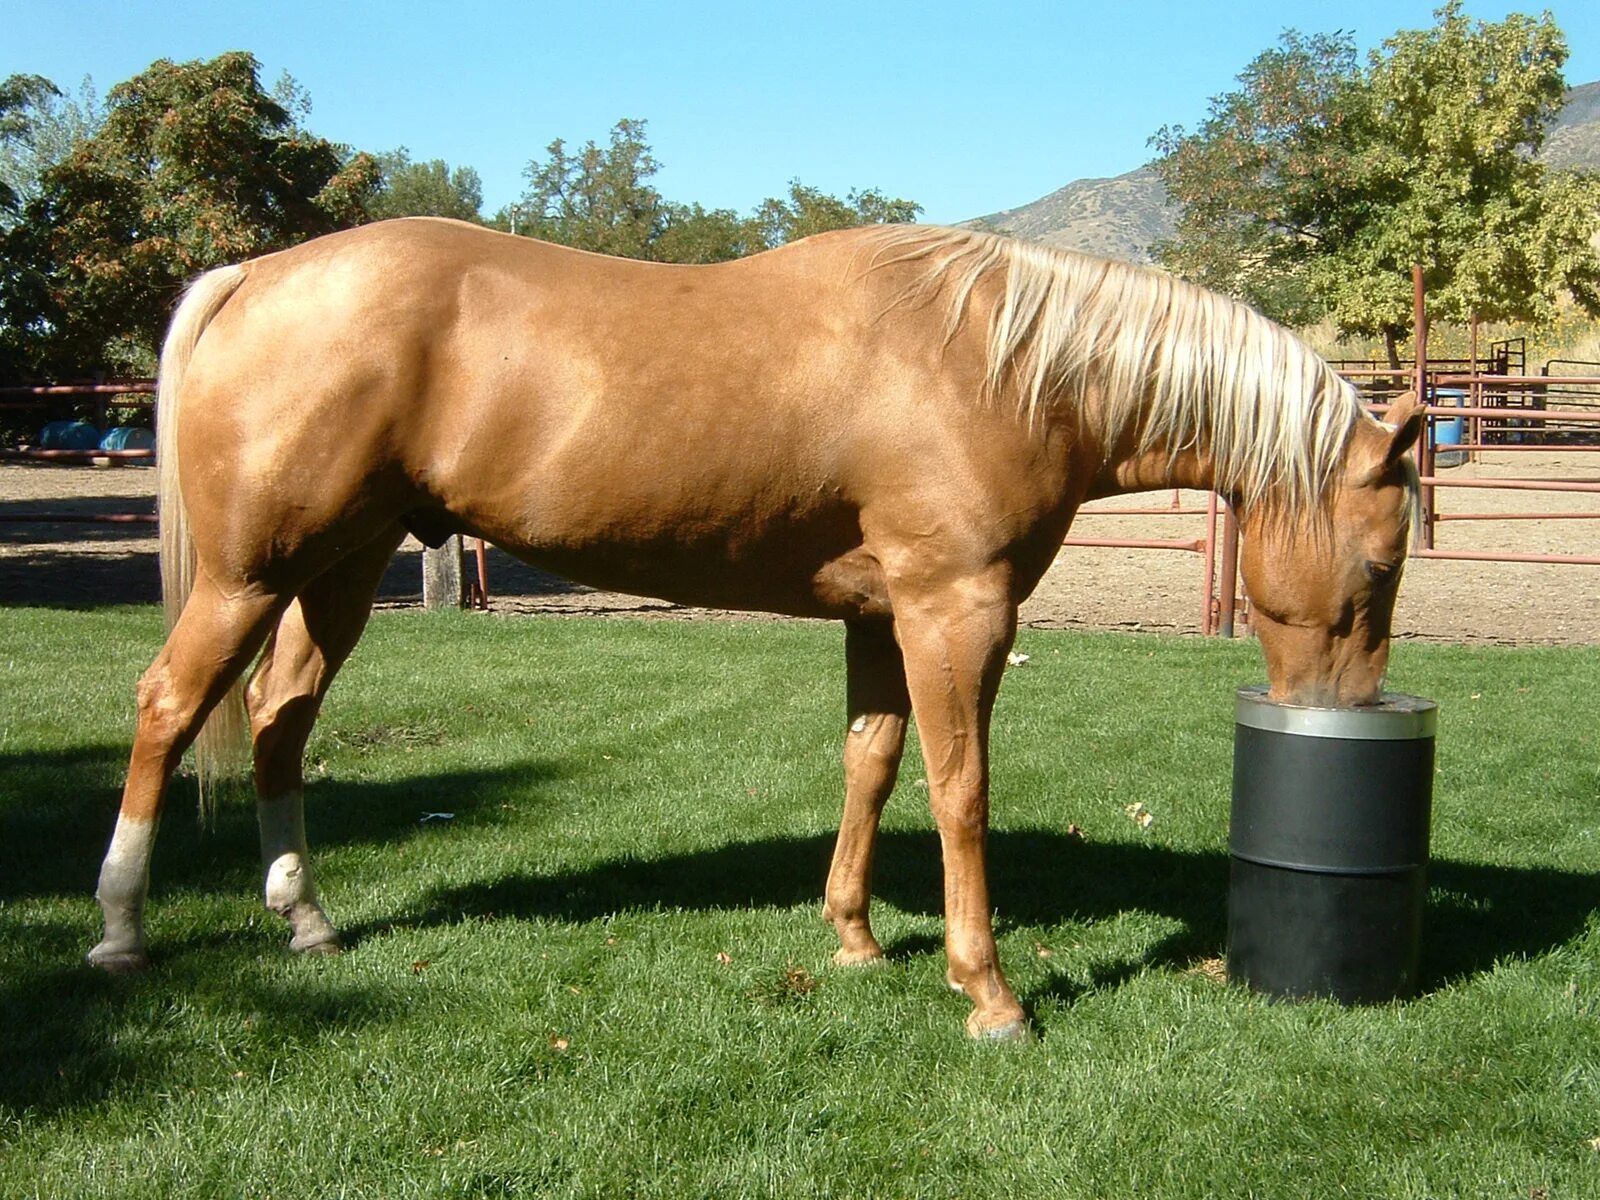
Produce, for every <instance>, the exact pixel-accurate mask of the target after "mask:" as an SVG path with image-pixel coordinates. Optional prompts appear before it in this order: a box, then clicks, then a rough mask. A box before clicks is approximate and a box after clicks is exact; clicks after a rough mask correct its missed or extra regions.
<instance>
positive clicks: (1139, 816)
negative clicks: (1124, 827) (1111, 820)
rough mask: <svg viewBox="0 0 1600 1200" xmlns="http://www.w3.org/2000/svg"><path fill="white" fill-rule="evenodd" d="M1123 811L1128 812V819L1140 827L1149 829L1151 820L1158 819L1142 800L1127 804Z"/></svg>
mask: <svg viewBox="0 0 1600 1200" xmlns="http://www.w3.org/2000/svg"><path fill="white" fill-rule="evenodd" d="M1122 811H1123V812H1125V813H1127V814H1128V819H1129V820H1131V821H1132V822H1133V823H1134V824H1135V825H1137V826H1138V827H1139V828H1140V829H1149V828H1150V824H1151V822H1153V821H1154V820H1155V819H1156V817H1155V814H1154V813H1153V812H1151V811H1150V810H1149V809H1148V808H1146V807H1145V806H1144V801H1142V800H1139V801H1135V802H1134V803H1132V804H1129V805H1127V806H1125V807H1124V808H1123V810H1122Z"/></svg>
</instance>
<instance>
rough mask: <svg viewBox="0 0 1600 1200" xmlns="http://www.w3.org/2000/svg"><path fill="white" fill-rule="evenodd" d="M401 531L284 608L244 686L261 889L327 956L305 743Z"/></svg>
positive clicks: (335, 943)
mask: <svg viewBox="0 0 1600 1200" xmlns="http://www.w3.org/2000/svg"><path fill="white" fill-rule="evenodd" d="M403 536H404V534H403V532H402V531H400V530H395V531H393V533H392V534H385V535H384V536H383V537H380V538H379V539H377V540H376V541H374V542H372V543H370V544H369V545H367V546H365V547H363V548H362V549H360V550H358V551H356V552H355V553H354V554H352V555H351V556H350V557H348V558H346V559H344V560H343V561H342V562H340V563H339V564H337V565H336V566H334V567H332V568H331V569H330V570H328V571H327V572H325V573H324V574H322V575H321V576H319V577H318V578H316V579H314V580H312V582H311V583H310V584H308V585H307V586H306V587H305V588H304V589H302V591H301V593H300V595H299V597H298V598H297V599H296V600H295V602H294V603H293V604H291V605H290V606H289V607H288V609H287V610H286V611H285V612H284V614H283V618H282V620H280V621H279V622H278V628H277V629H276V631H275V632H274V633H273V635H272V638H271V640H270V641H269V642H268V643H267V650H266V653H265V654H263V655H262V658H261V665H260V666H259V667H258V668H257V669H256V672H255V674H254V675H253V676H252V677H251V679H250V684H249V686H248V687H247V688H246V689H245V706H246V708H247V709H248V710H249V713H250V730H251V739H252V743H253V747H254V760H255V782H256V817H257V820H258V823H259V824H260V827H261V861H262V867H263V870H264V872H265V877H266V879H265V884H264V887H263V896H264V900H265V903H266V906H267V908H269V909H271V910H272V911H273V912H275V913H278V914H279V915H280V916H282V917H283V918H284V919H285V920H287V921H288V922H289V928H290V930H291V931H292V934H293V937H292V939H291V941H290V943H289V945H290V948H291V949H293V950H297V951H310V952H321V953H331V952H334V951H337V950H338V949H339V948H340V945H339V934H338V932H337V931H336V930H335V929H334V927H333V925H332V923H331V922H330V921H329V920H328V918H327V915H326V914H325V913H324V912H323V911H322V906H321V904H320V903H318V900H317V890H316V885H315V883H314V882H313V880H312V875H311V863H310V857H309V854H308V852H307V848H306V830H305V776H304V758H305V748H306V740H307V739H308V738H309V737H310V736H311V727H312V725H313V723H314V722H315V721H316V719H317V712H318V710H319V709H320V708H321V706H322V699H323V697H324V696H325V695H327V691H328V685H329V684H331V683H332V682H333V677H334V674H335V673H336V672H337V671H338V670H339V668H340V666H342V665H343V663H344V660H345V659H346V658H347V657H348V656H349V654H350V651H351V650H353V649H354V648H355V644H356V642H357V640H359V639H360V637H361V631H362V630H363V629H364V628H366V624H367V616H368V614H369V613H370V612H371V611H372V597H373V594H374V593H375V592H376V591H377V588H378V582H379V580H380V579H381V578H382V577H383V571H384V567H385V566H386V565H387V564H388V562H389V559H390V557H391V556H392V555H393V554H394V550H395V547H396V546H397V545H398V544H399V542H400V539H401V537H403Z"/></svg>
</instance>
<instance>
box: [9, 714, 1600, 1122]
mask: <svg viewBox="0 0 1600 1200" xmlns="http://www.w3.org/2000/svg"><path fill="white" fill-rule="evenodd" d="M122 761H123V751H122V748H121V747H111V746H89V747H81V748H78V749H75V750H72V751H64V752H60V753H57V754H53V755H52V754H47V755H28V756H6V755H0V827H3V829H4V833H5V836H4V837H3V838H0V901H15V900H23V899H30V900H38V901H40V902H41V903H40V904H39V905H37V906H35V907H34V908H33V910H32V913H33V914H38V915H30V916H29V917H28V918H26V919H24V918H22V917H21V916H19V915H18V914H17V913H16V912H15V910H13V911H12V912H11V913H9V914H6V915H5V921H4V923H3V924H0V953H3V955H4V958H5V959H6V961H7V970H6V971H5V974H4V976H3V977H0V1014H4V1015H5V1018H6V1024H7V1028H8V1036H7V1042H6V1049H5V1051H4V1053H3V1061H4V1063H5V1064H6V1066H5V1069H3V1070H0V1107H3V1108H6V1109H8V1110H10V1111H12V1112H18V1111H21V1110H25V1109H32V1110H33V1111H35V1112H40V1113H48V1112H54V1111H60V1110H66V1109H71V1108H74V1107H81V1106H85V1105H94V1104H97V1103H99V1102H101V1101H103V1100H104V1099H106V1098H107V1097H109V1096H112V1095H115V1094H121V1093H126V1092H127V1091H129V1090H130V1089H133V1090H144V1089H149V1088H158V1087H161V1086H165V1084H166V1078H167V1076H168V1075H169V1074H170V1073H171V1072H173V1071H175V1070H189V1069H191V1068H189V1067H180V1066H179V1061H180V1059H184V1060H187V1059H189V1058H192V1047H191V1046H190V1045H189V1040H190V1039H189V1038H188V1037H186V1036H184V1035H179V1036H178V1037H176V1038H171V1037H165V1036H152V1034H151V1032H150V1031H151V1030H152V1029H155V1030H159V1029H161V1028H163V1027H164V1026H165V1025H167V1024H170V1023H171V1014H172V1008H173V1005H174V1004H179V1003H181V1004H183V1005H184V1006H185V1007H194V1008H196V1009H199V1010H201V1011H203V1012H209V1013H211V1014H213V1019H214V1023H215V1024H217V1025H218V1027H222V1026H227V1027H230V1028H232V1027H235V1026H237V1025H238V1024H239V1023H240V1021H241V1020H242V1018H244V1017H247V1016H248V1017H250V1018H251V1019H252V1020H259V1021H266V1022H269V1023H270V1026H271V1032H272V1034H273V1036H274V1037H276V1038H278V1039H280V1040H282V1041H287V1042H292V1043H297V1042H305V1043H311V1042H314V1041H315V1040H316V1039H317V1038H318V1037H319V1036H320V1034H321V1032H322V1031H324V1030H326V1029H328V1028H340V1029H360V1028H364V1027H368V1026H372V1025H375V1024H383V1023H386V1022H389V1021H392V1020H398V1019H401V1017H402V1016H403V1015H404V1014H405V1007H404V1001H403V998H400V997H398V996H396V995H395V994H394V993H392V992H391V991H388V990H385V989H379V988H370V987H365V986H361V985H351V984H348V983H342V982H340V983H336V982H333V981H331V980H325V979H321V978H319V977H317V976H316V975H314V974H312V973H306V975H305V977H303V978H302V979H301V980H299V981H298V982H296V981H289V980H285V979H283V978H281V977H274V975H275V973H274V972H270V971H263V970H262V969H261V968H260V966H259V961H260V959H261V957H262V956H263V955H265V954H269V953H272V954H276V953H281V951H280V950H279V949H278V947H279V946H280V945H281V930H280V929H279V928H278V927H277V926H276V925H275V924H272V923H266V924H264V925H263V927H262V929H261V930H260V931H259V932H255V931H252V932H251V933H249V934H245V935H241V934H240V933H239V931H237V930H234V931H228V932H226V933H225V932H223V931H220V930H219V931H218V932H217V933H216V934H215V935H206V934H198V935H192V936H190V937H188V938H178V939H163V941H162V942H161V944H160V945H158V946H156V947H155V948H154V949H155V952H156V954H157V956H158V962H159V963H160V964H161V965H160V969H159V970H158V971H156V972H153V973H152V974H151V975H149V976H146V977H144V978H142V979H132V980H129V979H113V978H106V977H104V976H102V975H100V974H98V973H96V972H94V971H92V970H90V969H89V968H87V967H85V966H79V965H75V964H76V963H77V962H78V961H79V956H80V955H81V954H82V953H83V951H84V950H85V949H86V948H87V945H88V942H89V940H91V937H92V930H91V929H89V928H86V927H85V925H84V924H83V922H82V920H81V919H80V918H78V917H77V916H75V915H58V913H59V911H60V910H59V909H52V908H50V907H49V900H50V899H51V898H59V897H62V896H81V897H84V898H85V903H84V908H85V910H87V908H88V906H87V902H86V901H87V897H88V895H89V894H90V892H91V891H92V890H93V886H94V876H95V872H96V870H97V868H98V864H99V859H100V855H101V854H102V852H103V850H104V846H105V839H106V837H107V835H108V833H109V830H110V827H111V819H112V816H113V813H114V811H115V804H116V791H115V788H116V783H117V782H118V778H119V776H120V772H121V769H122ZM562 773H563V772H562V770H561V769H560V768H559V767H558V765H556V764H553V763H547V762H532V763H518V764H513V765H508V766H505V767H502V768H498V769H496V770H492V771H476V772H458V773H452V774H450V775H447V776H425V775H418V776H412V777H408V778H406V779H404V780H401V781H396V782H392V783H367V784H351V783H332V782H329V783H321V784H313V786H312V788H311V803H310V805H309V808H310V813H311V826H312V828H311V840H312V845H313V847H316V846H318V845H321V846H337V845H348V844H354V843H371V844H382V843H391V842H393V843H398V842H400V841H402V840H404V839H405V838H407V837H409V836H411V835H412V834H413V833H414V831H415V830H416V828H417V824H416V823H417V816H418V813H419V812H420V811H424V810H427V809H431V808H434V807H437V803H438V801H437V798H438V797H439V796H440V795H448V796H449V798H450V803H449V808H450V809H451V810H452V811H454V812H456V813H457V814H458V816H457V828H460V829H462V831H463V832H464V831H465V830H466V829H467V828H469V827H470V826H471V825H472V824H473V823H474V821H475V820H492V819H493V817H492V815H491V814H490V812H488V811H486V810H492V809H495V808H497V804H498V801H500V800H501V799H502V798H504V797H505V796H506V795H507V793H508V791H509V792H511V793H513V794H516V795H518V796H520V797H521V798H523V799H524V800H525V799H526V798H527V796H528V793H529V791H530V789H536V788H537V786H538V785H539V784H540V783H541V782H543V781H548V780H551V779H554V778H558V777H559V776H560V775H561V774H562ZM191 788H192V785H187V786H186V787H185V788H184V789H183V793H182V794H180V796H178V797H177V798H175V801H174V805H175V806H178V807H180V808H188V806H189V805H190V804H192V790H191ZM191 811H192V810H191ZM167 825H168V828H167V829H165V830H164V831H163V837H162V839H161V843H160V846H159V848H158V853H157V862H156V863H155V869H154V872H153V875H154V879H155V883H156V895H157V896H158V897H159V895H160V893H161V892H163V891H167V890H178V889H188V890H190V891H198V892H216V893H223V892H230V893H234V894H237V893H238V892H239V891H240V890H249V891H253V890H254V889H255V888H256V886H258V880H257V871H258V868H257V865H256V861H257V859H256V855H257V850H256V833H255V828H254V816H253V814H252V813H251V811H250V810H249V809H248V807H237V808H231V809H227V810H224V812H223V813H222V814H221V815H220V816H219V818H218V821H217V825H216V827H215V828H214V829H211V830H206V829H202V828H201V827H199V825H198V823H197V822H196V821H194V820H193V819H192V818H190V817H189V813H188V812H187V811H183V812H174V814H173V818H171V819H169V820H168V822H167ZM832 840H833V839H832V837H831V835H821V834H813V835H808V836H799V837H767V838H759V839H753V840H748V841H742V842H733V843H730V844H727V845H723V846H719V847H714V848H707V849H704V850H699V851H695V852H691V853H686V854H681V855H675V856H669V857H663V858H655V859H629V860H617V861H612V862H605V863H602V864H600V865H597V866H593V867H588V868H585V869H582V870H573V871H564V872H557V873H553V874H549V875H530V874H508V875H504V876H501V877H498V878H485V879H481V880H479V881H477V882H473V883H470V884H467V885H463V886H456V887H450V888H441V889H435V890H432V891H426V892H419V893H418V894H417V895H416V898H415V900H414V901H412V902H410V903H407V904H404V905H403V907H402V908H400V909H399V910H398V911H396V912H395V913H394V915H393V916H392V917H391V918H390V919H388V920H384V921H379V922H373V923H369V924H368V925H365V926H357V927H354V928H350V929H347V930H346V933H347V935H348V940H349V941H350V942H351V943H352V944H356V943H359V941H360V940H361V939H362V938H363V937H366V938H373V937H378V936H381V935H382V934H383V933H385V932H387V931H389V930H392V929H397V928H407V927H433V926H442V925H450V924H454V923H457V922H459V921H462V920H466V919H494V918H521V919H541V920H553V921H560V922H586V921H593V920H597V919H600V918H603V917H606V916H609V915H610V914H613V913H615V912H618V911H620V910H640V911H649V910H651V909H654V908H657V907H665V908H669V909H682V908H686V909H690V910H699V911H706V912H711V911H727V910H738V909H752V908H754V909H762V908H776V909H786V908H791V907H794V906H796V905H816V904H819V903H820V896H821V891H822V882H823V879H824V878H825V876H826V872H827V864H828V859H829V855H830V852H831V849H832ZM989 847H990V864H991V883H992V889H991V896H992V899H993V902H994V904H995V905H996V907H997V908H998V910H999V913H1000V917H999V922H998V924H999V927H1000V929H1001V930H1002V931H1004V930H1006V929H1014V928H1028V927H1035V926H1042V927H1049V926H1053V925H1056V924H1059V923H1062V922H1065V921H1072V920H1077V921H1098V920H1109V919H1113V918H1116V917H1118V916H1120V915H1122V914H1126V913H1129V912H1134V911H1141V912H1149V913H1155V914H1159V915H1161V916H1163V917H1165V918H1168V919H1169V920H1171V921H1172V922H1174V923H1175V924H1176V926H1177V928H1176V930H1175V931H1174V932H1173V933H1172V934H1171V935H1169V936H1168V937H1166V938H1165V939H1163V940H1161V941H1159V942H1158V943H1156V944H1155V945H1152V946H1147V947H1141V948H1138V949H1132V950H1130V953H1129V954H1128V955H1127V957H1126V958H1125V959H1122V960H1120V961H1117V962H1114V963H1111V964H1107V965H1102V966H1101V967H1099V968H1097V971H1096V974H1095V975H1094V976H1093V977H1092V978H1091V979H1090V980H1089V981H1088V983H1087V984H1085V983H1084V982H1082V981H1081V980H1079V981H1070V980H1066V979H1061V978H1057V979H1056V980H1053V981H1051V982H1047V983H1044V984H1042V985H1040V986H1039V988H1038V990H1036V991H1035V992H1034V993H1033V994H1031V995H1026V996H1024V1002H1025V1003H1027V1004H1030V1005H1032V1004H1037V1003H1039V1002H1040V1001H1041V1000H1043V999H1045V998H1046V997H1055V998H1057V999H1060V1000H1063V1001H1066V1002H1069V1003H1070V1002H1071V1001H1072V1000H1074V999H1076V998H1077V997H1078V996H1080V995H1082V994H1083V992H1085V991H1086V990H1093V989H1100V988H1105V987H1113V986H1116V985H1117V984H1118V983H1120V982H1121V981H1122V980H1124V979H1126V978H1128V977H1131V976H1133V975H1135V974H1137V973H1139V972H1140V971H1143V970H1146V969H1149V968H1156V969H1182V968H1185V967H1187V966H1189V965H1190V964H1191V963H1193V962H1194V961H1195V960H1196V959H1199V958H1208V957H1212V956H1216V955H1219V954H1221V953H1222V950H1223V943H1224V940H1225V937H1226V904H1227V877H1228V860H1227V856H1226V855H1225V854H1223V853H1221V852H1219V851H1192V850H1181V849H1173V848H1170V847H1164V846H1160V845H1154V844H1151V843H1149V842H1140V843H1096V842H1087V843H1086V842H1083V841H1080V840H1078V839H1076V838H1072V837H1068V836H1066V835H1064V834H1062V833H1059V832H1056V831H1054V830H1051V829H1014V830H998V831H995V832H994V833H993V834H991V837H990V843H989ZM1431 882H1432V885H1433V886H1432V891H1431V893H1430V909H1429V913H1428V917H1427V922H1426V927H1425V928H1426V933H1425V951H1424V983H1425V987H1426V988H1427V989H1430V990H1431V989H1435V988H1438V987H1441V986H1444V985H1446V984H1448V983H1450V982H1452V981H1454V980H1457V979H1462V978H1469V977H1471V976H1472V975H1474V974H1476V973H1479V972H1482V971H1485V970H1488V969H1489V968H1491V967H1492V966H1493V965H1494V964H1495V963H1496V962H1497V961H1499V960H1501V959H1504V958H1507V957H1519V956H1531V955H1537V954H1540V953H1544V952H1546V951H1549V950H1551V949H1553V948H1555V947H1558V946H1561V945H1563V944H1565V943H1566V942H1568V941H1570V940H1571V939H1572V938H1573V937H1575V936H1577V935H1578V934H1580V933H1581V932H1582V931H1583V929H1584V927H1585V922H1586V918H1587V916H1588V914H1589V913H1590V912H1592V911H1594V910H1597V909H1600V877H1597V876H1595V875H1593V874H1589V873H1577V872H1571V871H1561V870H1555V869H1539V868H1515V867H1500V866H1489V865H1483V864H1470V863H1460V862H1451V861H1436V862H1435V864H1434V867H1433V871H1432V877H1431ZM874 890H875V892H876V894H877V895H878V896H880V897H883V898H884V899H886V900H888V901H890V902H892V903H893V904H894V905H895V906H896V907H897V908H899V909H901V910H902V911H904V912H908V913H913V914H919V915H927V916H934V915H937V914H938V913H939V911H940V908H941V883H940V871H939V846H938V840H937V838H936V837H935V836H934V835H933V834H932V833H931V832H929V833H920V832H918V833H907V832H894V833H886V834H885V835H883V837H882V838H881V840H880V846H879V852H878V861H877V871H876V881H875V889H874ZM818 937H819V938H825V937H826V935H825V934H824V933H822V932H819V934H818ZM269 947H270V949H269ZM889 950H890V953H891V955H894V956H898V957H902V958H904V957H914V956H920V955H928V954H937V953H939V952H940V946H939V944H938V942H937V941H936V939H934V938H932V937H926V936H922V935H912V936H910V937H908V938H904V939H902V940H901V941H899V942H897V943H894V944H892V945H891V946H890V947H889ZM356 952H357V953H359V948H358V949H357V951H356ZM224 1084H225V1080H223V1079H222V1078H221V1077H219V1086H221V1085H224Z"/></svg>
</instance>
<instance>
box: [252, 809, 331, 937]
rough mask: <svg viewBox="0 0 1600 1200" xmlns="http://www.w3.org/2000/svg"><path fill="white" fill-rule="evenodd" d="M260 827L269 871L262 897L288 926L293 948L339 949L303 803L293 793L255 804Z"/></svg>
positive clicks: (267, 870) (264, 861)
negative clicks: (315, 869)
mask: <svg viewBox="0 0 1600 1200" xmlns="http://www.w3.org/2000/svg"><path fill="white" fill-rule="evenodd" d="M256 821H257V824H258V825H259V826H260V828H261V861H262V863H263V864H264V866H265V868H266V879H265V882H264V884H263V887H262V898H263V900H264V901H265V903H266V906H267V907H268V908H269V909H271V910H272V911H273V912H275V913H278V914H279V915H280V916H282V917H283V918H284V919H285V920H287V921H288V922H289V928H290V929H291V930H292V931H293V933H294V937H293V940H292V941H291V942H290V943H289V945H290V948H291V949H294V950H311V949H323V948H326V949H336V948H337V947H338V945H339V934H338V931H336V930H335V929H334V927H333V925H332V923H331V922H330V921H329V920H328V918H327V915H326V914H325V913H324V912H323V911H322V906H321V905H320V904H318V903H317V889H316V884H315V883H314V881H313V880H312V877H311V864H310V856H309V853H308V851H307V850H306V828H305V801H304V797H303V796H302V794H301V793H300V792H291V793H289V794H288V795H286V796H279V797H277V798H275V799H272V800H262V801H260V802H258V803H257V804H256Z"/></svg>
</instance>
